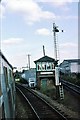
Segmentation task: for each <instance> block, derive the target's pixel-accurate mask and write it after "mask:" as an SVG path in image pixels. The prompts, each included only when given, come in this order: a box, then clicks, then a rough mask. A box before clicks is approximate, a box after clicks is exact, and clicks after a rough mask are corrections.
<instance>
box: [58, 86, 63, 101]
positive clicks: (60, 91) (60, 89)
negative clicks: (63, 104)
mask: <svg viewBox="0 0 80 120" xmlns="http://www.w3.org/2000/svg"><path fill="white" fill-rule="evenodd" d="M59 94H60V99H61V100H62V99H64V90H63V85H60V86H59Z"/></svg>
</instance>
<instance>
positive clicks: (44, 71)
mask: <svg viewBox="0 0 80 120" xmlns="http://www.w3.org/2000/svg"><path fill="white" fill-rule="evenodd" d="M34 63H35V64H36V81H37V87H38V88H39V89H40V88H45V87H48V86H50V85H53V84H54V82H55V66H56V64H57V61H55V59H53V58H51V57H49V56H44V57H42V58H40V59H38V60H36V61H34Z"/></svg>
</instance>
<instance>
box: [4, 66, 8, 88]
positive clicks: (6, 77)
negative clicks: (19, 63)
mask: <svg viewBox="0 0 80 120" xmlns="http://www.w3.org/2000/svg"><path fill="white" fill-rule="evenodd" d="M4 77H5V81H6V85H7V86H8V71H7V67H4Z"/></svg>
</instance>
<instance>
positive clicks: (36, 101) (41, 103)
mask: <svg viewBox="0 0 80 120" xmlns="http://www.w3.org/2000/svg"><path fill="white" fill-rule="evenodd" d="M16 88H17V89H18V90H19V92H20V93H21V94H22V96H23V97H24V98H25V99H26V101H27V102H28V104H29V105H30V108H31V109H32V110H33V112H34V114H35V116H36V119H37V120H46V119H55V120H56V119H59V120H67V118H66V117H64V115H62V114H61V113H60V112H59V111H57V110H56V109H55V108H53V107H52V106H51V105H50V104H49V103H47V102H46V101H45V100H44V99H42V98H41V97H40V96H39V95H37V94H35V93H34V92H33V91H32V90H30V89H28V88H25V87H23V86H22V85H19V84H16Z"/></svg>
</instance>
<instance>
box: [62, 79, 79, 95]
mask: <svg viewBox="0 0 80 120" xmlns="http://www.w3.org/2000/svg"><path fill="white" fill-rule="evenodd" d="M61 82H62V84H63V85H64V86H65V87H66V88H68V89H70V90H72V91H73V92H75V93H76V94H78V95H80V86H77V85H74V84H72V83H70V82H68V81H65V80H61Z"/></svg>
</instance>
